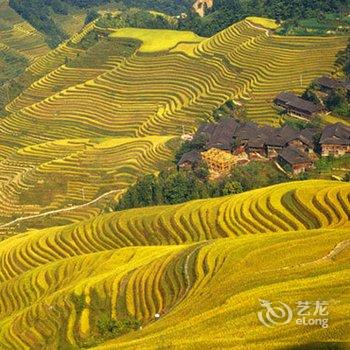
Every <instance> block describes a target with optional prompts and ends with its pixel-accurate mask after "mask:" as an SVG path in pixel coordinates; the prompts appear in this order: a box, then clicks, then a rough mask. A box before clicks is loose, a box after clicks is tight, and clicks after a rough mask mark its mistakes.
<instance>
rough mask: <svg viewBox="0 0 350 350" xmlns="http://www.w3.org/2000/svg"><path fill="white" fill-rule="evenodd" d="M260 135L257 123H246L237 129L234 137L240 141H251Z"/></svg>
mask: <svg viewBox="0 0 350 350" xmlns="http://www.w3.org/2000/svg"><path fill="white" fill-rule="evenodd" d="M258 134H259V127H258V125H257V124H255V123H251V122H246V123H243V124H240V125H239V127H238V128H236V130H235V133H234V135H233V136H234V137H236V138H238V139H240V140H250V139H253V138H255V137H257V136H258Z"/></svg>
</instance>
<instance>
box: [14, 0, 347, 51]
mask: <svg viewBox="0 0 350 350" xmlns="http://www.w3.org/2000/svg"><path fill="white" fill-rule="evenodd" d="M9 3H10V6H11V7H12V8H13V9H14V10H16V11H17V13H19V14H20V15H21V16H22V17H23V18H24V19H26V20H27V21H28V22H29V23H30V24H31V25H33V26H34V27H35V28H36V29H38V30H39V31H41V32H43V33H44V34H46V35H47V37H48V43H49V44H50V46H52V47H54V46H56V45H58V43H60V42H61V41H62V40H64V39H66V37H67V35H66V34H65V33H64V32H63V31H62V29H61V28H60V26H59V24H57V23H56V22H55V21H54V20H53V17H52V15H53V14H62V15H69V14H70V11H71V10H72V9H74V8H80V9H81V8H84V9H87V11H88V9H89V8H91V7H96V6H99V5H102V4H106V3H114V5H115V3H118V4H119V6H120V8H121V9H126V8H131V7H137V8H142V9H147V10H156V11H160V12H164V13H167V14H170V15H179V14H180V13H183V12H185V13H187V15H188V16H187V18H186V19H183V20H180V21H179V23H178V29H180V30H191V31H194V32H195V33H197V34H199V35H202V36H211V35H213V34H215V33H217V32H218V31H220V30H222V29H224V28H226V27H228V26H229V25H231V24H232V23H234V22H236V21H238V20H241V19H242V18H244V17H246V16H264V17H270V18H275V19H277V20H283V21H290V22H293V21H298V20H300V19H307V18H316V19H317V18H318V19H322V18H324V16H326V15H327V14H336V16H340V17H341V16H343V15H346V14H348V12H349V7H350V6H349V5H350V0H320V1H317V8H316V7H315V2H314V1H312V0H305V1H300V0H248V1H247V0H215V1H214V5H213V7H212V8H211V9H209V10H208V11H207V15H206V16H205V17H204V18H201V17H199V16H198V15H197V14H196V13H194V12H193V11H192V4H193V1H191V0H184V1H173V0H145V1H140V0H121V1H114V0H94V1H93V0H31V1H27V0H10V2H9ZM143 26H145V27H147V23H144V24H143Z"/></svg>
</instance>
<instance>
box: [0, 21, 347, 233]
mask: <svg viewBox="0 0 350 350" xmlns="http://www.w3.org/2000/svg"><path fill="white" fill-rule="evenodd" d="M92 31H94V32H96V33H98V35H99V36H100V39H99V41H98V42H97V43H96V44H95V45H94V46H92V47H89V48H87V49H86V48H83V46H82V45H81V43H82V40H84V38H85V36H86V35H87V34H88V33H91V32H92ZM165 33H166V35H165V34H164V35H163V36H161V35H160V34H159V31H158V30H155V31H152V30H143V29H142V30H140V29H130V28H127V29H122V30H113V29H107V30H104V29H102V28H98V27H96V24H95V23H94V22H92V23H90V24H89V25H87V26H86V27H85V28H83V29H82V30H81V31H80V32H79V33H77V34H75V35H74V36H73V37H72V38H71V39H70V40H68V41H66V42H64V43H62V44H61V45H60V46H58V47H57V48H56V49H55V50H52V51H50V52H49V53H47V54H46V55H43V56H41V57H40V58H38V59H36V60H35V62H34V63H33V64H31V65H30V66H29V67H28V68H27V71H26V73H25V74H26V75H27V76H29V77H30V78H29V80H30V81H33V82H32V84H30V85H29V86H28V87H27V88H26V89H25V90H24V91H23V92H22V93H21V94H20V95H19V96H18V97H17V98H16V99H14V100H13V101H11V102H10V103H8V104H7V106H6V110H7V112H8V116H6V117H5V118H3V119H1V120H0V169H3V170H1V176H0V186H1V188H3V190H2V191H1V195H0V213H1V215H2V218H1V221H2V223H3V224H6V223H7V222H9V221H13V220H15V219H17V218H18V217H23V216H27V215H36V214H40V213H42V212H44V211H51V210H56V209H61V208H64V207H65V206H67V205H74V204H77V203H80V201H83V202H84V201H85V202H88V201H89V200H93V199H95V198H96V197H98V196H99V195H101V194H103V193H104V192H105V193H107V192H108V191H109V190H111V189H116V190H119V189H120V190H121V189H123V188H125V187H126V186H128V185H130V184H131V183H132V182H133V181H134V180H135V175H130V174H129V170H130V169H128V168H127V166H126V165H125V164H124V161H121V163H120V164H119V165H117V163H113V164H115V165H113V166H115V168H113V169H111V170H110V171H111V173H108V171H107V170H106V169H107V168H108V167H109V166H108V165H106V166H104V165H103V164H101V163H103V162H100V161H96V163H95V165H94V166H91V163H92V162H94V157H101V156H102V155H103V154H104V151H102V150H101V149H99V150H98V151H97V148H98V147H97V145H99V144H100V142H101V140H102V139H105V140H109V142H112V143H113V142H115V140H126V139H128V140H130V142H129V141H128V144H130V145H133V146H135V147H136V148H135V155H136V154H138V152H139V151H141V150H140V149H139V147H138V145H139V144H142V145H146V144H148V143H147V142H148V141H147V140H148V139H149V137H150V136H152V137H154V139H155V138H157V137H159V136H161V138H163V140H165V139H166V138H168V139H170V138H172V137H174V136H176V135H179V134H181V133H182V131H183V130H184V129H185V130H193V129H194V127H195V125H196V121H199V120H201V119H206V118H207V117H208V116H210V115H211V113H212V111H213V110H214V109H216V108H217V107H219V106H220V105H222V104H223V103H224V102H225V101H226V100H227V99H230V98H233V99H236V100H238V99H240V100H241V101H242V102H243V103H244V104H245V106H246V107H247V110H248V116H249V117H250V118H251V119H254V120H255V121H258V122H261V123H270V124H278V123H279V119H278V117H277V116H276V112H275V111H274V110H273V107H272V105H271V100H272V99H273V97H274V96H275V95H276V94H277V93H278V92H279V91H282V90H285V89H288V90H289V89H296V90H298V89H301V84H300V82H301V80H300V76H302V86H303V87H305V86H306V85H307V84H308V83H309V82H310V81H311V80H312V79H313V78H314V77H316V76H318V75H320V74H324V73H326V72H328V71H330V70H331V69H332V65H333V61H334V58H335V55H336V53H337V52H338V51H339V50H340V49H341V48H343V47H344V46H345V44H346V38H342V37H334V38H331V37H312V38H309V37H288V38H284V37H280V36H276V35H273V34H272V33H271V32H270V31H269V30H267V29H264V28H262V27H261V24H259V26H258V25H256V24H254V23H253V22H251V21H250V20H245V21H242V22H239V23H236V24H234V25H232V26H231V27H229V28H227V29H226V30H224V31H223V32H221V33H219V34H217V35H215V36H214V37H212V38H208V39H205V38H199V37H197V36H195V35H194V34H191V33H188V32H176V31H166V32H165ZM106 35H107V36H108V37H107V38H106ZM159 38H163V39H164V38H167V39H168V40H158V39H159ZM147 47H148V49H147V50H145V48H147ZM257 55H258V56H259V60H256V57H257ZM320 56H322V60H321V61H320V60H319V57H320ZM81 140H85V141H81ZM96 140H97V141H96ZM56 142H57V143H56ZM118 142H119V141H118ZM60 143H61V146H60V151H59V154H56V153H55V152H56V150H53V149H52V145H55V147H56V146H57V144H60ZM65 143H66V144H65ZM85 143H86V144H85ZM90 143H91V144H92V145H90ZM72 144H75V145H80V146H79V147H81V149H79V150H77V151H74V152H73V153H72V151H71V148H70V145H72ZM164 145H165V144H164V143H163V147H165V148H164V149H163V150H162V151H161V155H160V157H159V159H160V160H165V159H166V158H167V157H170V153H169V152H170V151H169V149H166V146H164ZM84 147H85V148H84ZM46 148H47V149H46ZM112 148H114V147H112ZM117 148H118V147H116V148H115V149H117ZM151 149H152V147H151ZM90 150H91V152H90ZM27 152H29V153H30V154H27ZM37 152H38V153H37ZM51 152H53V153H51ZM60 152H61V153H60ZM128 152H129V151H128ZM144 152H145V153H146V154H148V153H147V152H148V146H147V147H146V146H145V149H144ZM44 153H45V156H46V158H45V157H42V154H44ZM112 153H113V151H112ZM38 154H39V156H38V157H37V155H38ZM80 157H81V159H80ZM84 157H87V159H85V158H84ZM113 157H114V156H113ZM78 158H79V159H78ZM101 159H104V158H101ZM116 159H117V158H116ZM78 161H80V162H81V164H79V163H78ZM130 161H131V162H134V163H135V164H137V169H138V170H137V171H135V173H137V172H139V170H140V169H141V168H142V167H143V164H141V163H140V161H139V158H135V159H132V158H131V159H130ZM61 162H63V163H61ZM66 162H68V163H69V164H70V166H73V167H74V170H73V169H72V168H71V167H69V166H68V167H66V164H65V163H66ZM152 162H153V160H151V162H150V163H148V160H147V161H146V165H145V169H146V172H149V171H150V169H151V168H152V167H153V168H152V169H153V171H156V167H154V163H152ZM48 164H49V165H48ZM149 164H153V165H152V166H151V165H149ZM98 167H101V171H100V173H99V172H98V170H97V169H98ZM134 170H135V169H134ZM107 173H108V174H107ZM49 178H50V179H49ZM85 178H87V179H88V180H87V186H86V189H85V190H84V191H85V192H86V193H85V194H84V195H83V194H82V191H83V190H82V184H83V183H84V182H85ZM50 188H51V190H49V189H50ZM58 188H60V190H58ZM42 193H46V194H45V195H42ZM91 210H92V212H94V210H96V208H95V209H91ZM97 212H98V210H97ZM94 213H95V214H96V212H94ZM67 215H68V216H72V217H74V218H75V217H77V218H81V217H86V216H85V215H84V213H83V212H77V213H75V212H74V211H72V212H69V213H67ZM60 216H61V215H60ZM64 216H65V215H64ZM88 217H89V215H88ZM60 220H61V218H60ZM65 220H66V218H64V219H63V222H66V221H65ZM69 220H70V219H69ZM74 220H75V219H74ZM54 222H55V224H57V223H58V222H57V221H54ZM59 222H60V223H62V222H61V221H59ZM48 223H50V221H48ZM34 227H41V225H39V226H35V225H34ZM22 229H24V228H23V227H22Z"/></svg>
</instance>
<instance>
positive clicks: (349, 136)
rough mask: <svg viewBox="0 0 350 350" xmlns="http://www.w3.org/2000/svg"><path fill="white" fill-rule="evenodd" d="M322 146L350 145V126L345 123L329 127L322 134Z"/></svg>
mask: <svg viewBox="0 0 350 350" xmlns="http://www.w3.org/2000/svg"><path fill="white" fill-rule="evenodd" d="M320 143H321V144H331V145H350V126H346V125H344V124H343V123H336V124H331V125H327V126H326V127H325V128H324V129H323V132H322V135H321V139H320Z"/></svg>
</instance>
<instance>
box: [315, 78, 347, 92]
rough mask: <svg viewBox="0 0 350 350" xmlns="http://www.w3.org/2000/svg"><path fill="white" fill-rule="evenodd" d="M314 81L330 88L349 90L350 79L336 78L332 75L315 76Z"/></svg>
mask: <svg viewBox="0 0 350 350" xmlns="http://www.w3.org/2000/svg"><path fill="white" fill-rule="evenodd" d="M315 83H316V84H318V85H320V86H323V87H326V88H328V89H332V90H333V89H339V88H344V89H347V90H350V81H344V80H338V79H334V78H332V77H327V76H323V77H320V78H317V79H316V80H315Z"/></svg>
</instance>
